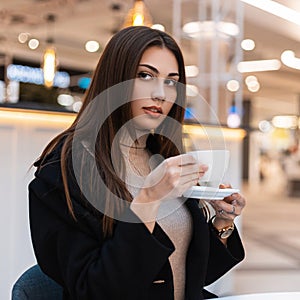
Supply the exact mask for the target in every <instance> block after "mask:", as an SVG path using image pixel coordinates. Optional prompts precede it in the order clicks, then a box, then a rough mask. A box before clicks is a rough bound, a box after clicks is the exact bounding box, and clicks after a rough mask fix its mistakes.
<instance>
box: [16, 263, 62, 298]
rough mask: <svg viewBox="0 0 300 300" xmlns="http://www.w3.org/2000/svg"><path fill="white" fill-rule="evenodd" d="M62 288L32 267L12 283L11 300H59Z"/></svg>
mask: <svg viewBox="0 0 300 300" xmlns="http://www.w3.org/2000/svg"><path fill="white" fill-rule="evenodd" d="M60 299H63V288H62V287H61V286H60V285H59V284H57V283H56V282H55V281H54V280H52V279H51V278H50V277H48V276H47V275H46V274H45V273H44V272H43V271H42V270H41V268H40V267H39V265H34V266H32V267H31V268H29V269H28V270H26V271H25V272H24V273H23V274H22V275H21V276H20V277H19V278H18V279H17V281H16V282H15V283H14V285H13V289H12V300H60Z"/></svg>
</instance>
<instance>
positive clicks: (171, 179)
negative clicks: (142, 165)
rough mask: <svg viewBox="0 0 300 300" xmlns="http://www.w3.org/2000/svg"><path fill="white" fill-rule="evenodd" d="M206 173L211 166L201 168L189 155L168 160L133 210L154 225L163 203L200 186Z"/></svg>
mask: <svg viewBox="0 0 300 300" xmlns="http://www.w3.org/2000/svg"><path fill="white" fill-rule="evenodd" d="M206 171H207V166H206V165H199V164H198V163H197V161H196V160H195V158H194V157H193V156H191V155H189V154H181V155H177V156H174V157H170V158H168V159H166V160H164V161H163V162H162V163H161V164H160V165H158V166H157V167H156V168H155V169H154V170H153V171H152V172H151V173H150V174H149V175H148V176H147V177H146V179H145V182H144V185H143V187H142V188H141V190H140V192H139V194H138V195H137V196H136V197H135V198H134V199H133V201H132V204H131V209H132V210H133V211H134V212H136V213H137V214H138V215H139V217H141V219H142V220H144V221H145V220H147V221H148V222H150V223H153V222H154V221H155V218H156V214H157V210H158V207H159V204H160V202H161V201H162V200H167V199H171V198H177V197H180V196H182V194H183V193H184V192H185V191H186V190H187V189H189V188H191V187H192V186H194V185H197V183H198V181H199V178H201V177H202V176H203V175H204V173H205V172H206ZM147 221H146V222H147ZM152 225H153V224H152ZM153 226H154V225H153Z"/></svg>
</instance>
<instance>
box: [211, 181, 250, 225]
mask: <svg viewBox="0 0 300 300" xmlns="http://www.w3.org/2000/svg"><path fill="white" fill-rule="evenodd" d="M219 188H221V189H226V188H231V185H225V184H221V185H220V186H219ZM209 203H210V204H211V206H212V207H213V208H214V209H215V211H216V217H215V220H214V224H215V225H216V227H219V226H220V227H222V226H226V225H230V224H232V222H233V220H234V218H235V217H237V216H239V215H240V214H241V213H242V210H243V209H244V207H245V205H246V199H245V198H244V197H243V196H242V195H241V194H239V193H234V194H232V195H230V196H228V197H225V198H224V199H222V200H211V201H209Z"/></svg>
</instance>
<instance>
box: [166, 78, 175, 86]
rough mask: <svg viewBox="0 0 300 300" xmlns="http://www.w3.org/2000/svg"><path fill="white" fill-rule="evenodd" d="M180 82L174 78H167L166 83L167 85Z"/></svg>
mask: <svg viewBox="0 0 300 300" xmlns="http://www.w3.org/2000/svg"><path fill="white" fill-rule="evenodd" d="M177 83H178V81H176V80H174V79H165V84H166V85H167V86H176V85H177Z"/></svg>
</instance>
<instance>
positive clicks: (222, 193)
mask: <svg viewBox="0 0 300 300" xmlns="http://www.w3.org/2000/svg"><path fill="white" fill-rule="evenodd" d="M239 191H240V190H238V189H218V188H213V187H208V186H193V187H192V188H191V189H189V190H187V191H186V192H184V193H183V196H184V197H187V198H196V199H204V200H222V199H223V198H225V197H228V196H230V195H231V194H234V193H239Z"/></svg>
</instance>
